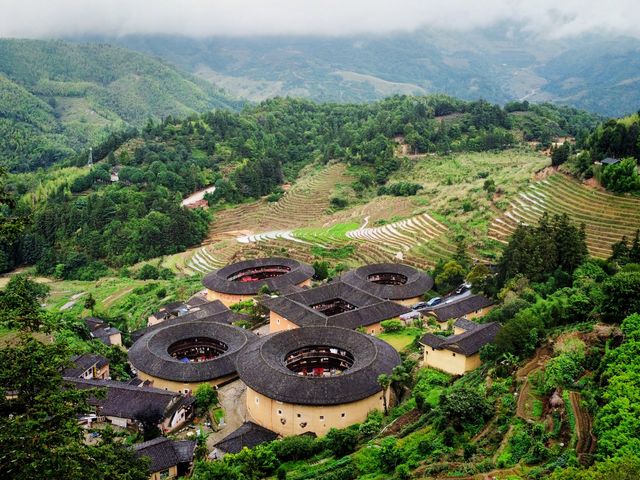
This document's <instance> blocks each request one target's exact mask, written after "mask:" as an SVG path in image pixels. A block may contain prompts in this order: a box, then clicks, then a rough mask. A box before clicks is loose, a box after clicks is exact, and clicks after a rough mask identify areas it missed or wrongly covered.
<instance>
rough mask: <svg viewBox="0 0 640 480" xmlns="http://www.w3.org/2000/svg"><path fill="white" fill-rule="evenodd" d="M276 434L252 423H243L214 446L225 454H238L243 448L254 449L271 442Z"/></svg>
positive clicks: (276, 436)
mask: <svg viewBox="0 0 640 480" xmlns="http://www.w3.org/2000/svg"><path fill="white" fill-rule="evenodd" d="M276 438H278V434H277V433H275V432H272V431H271V430H268V429H266V428H264V427H261V426H260V425H256V424H255V423H253V422H245V423H243V424H242V425H241V426H240V428H238V429H237V430H235V431H233V432H231V433H230V434H229V435H227V436H226V437H224V438H223V439H222V440H220V441H219V442H218V443H216V444H215V445H214V447H216V448H217V449H218V450H221V451H223V452H225V453H238V452H239V451H240V450H242V449H243V448H244V447H247V448H254V447H257V446H258V445H260V444H261V443H265V442H271V441H273V440H275V439H276Z"/></svg>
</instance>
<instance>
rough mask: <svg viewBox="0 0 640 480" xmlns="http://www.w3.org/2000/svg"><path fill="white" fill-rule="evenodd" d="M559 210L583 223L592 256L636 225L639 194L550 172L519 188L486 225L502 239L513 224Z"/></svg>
mask: <svg viewBox="0 0 640 480" xmlns="http://www.w3.org/2000/svg"><path fill="white" fill-rule="evenodd" d="M544 212H548V213H549V214H563V213H566V214H567V215H568V216H569V218H571V219H572V220H573V221H574V222H576V223H578V224H584V225H585V231H586V234H587V247H588V248H589V253H590V254H591V255H593V256H596V257H600V258H606V257H608V256H610V255H611V245H612V244H613V243H615V242H618V241H620V239H621V238H622V237H623V236H625V235H626V236H627V238H630V237H632V236H633V235H634V234H635V231H636V230H637V229H638V228H640V198H637V197H636V198H634V197H627V196H620V195H613V194H610V193H606V192H602V191H598V190H592V189H590V188H587V187H585V186H583V185H581V184H580V183H578V182H577V181H575V180H572V179H570V178H569V177H567V176H565V175H562V174H554V175H552V176H550V177H548V178H546V179H544V180H541V181H540V182H537V183H535V184H533V185H531V186H530V187H529V188H527V189H526V190H524V191H522V192H520V193H519V194H518V195H517V196H516V197H515V199H514V200H513V201H512V203H511V205H510V207H509V209H508V210H507V212H506V213H504V214H503V215H501V216H499V217H497V218H495V219H494V220H493V222H492V224H491V227H490V229H489V235H490V237H491V238H493V239H495V240H498V241H500V242H503V243H504V242H506V241H507V239H508V237H509V235H511V234H512V233H513V231H514V230H515V229H516V227H517V225H518V224H520V223H524V224H536V223H537V222H538V220H539V219H540V217H541V216H542V214H543V213H544Z"/></svg>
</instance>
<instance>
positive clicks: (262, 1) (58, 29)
mask: <svg viewBox="0 0 640 480" xmlns="http://www.w3.org/2000/svg"><path fill="white" fill-rule="evenodd" d="M3 3H4V5H2V15H0V36H3V37H57V36H69V35H87V34H97V35H127V34H158V33H160V34H172V35H176V34H177V35H187V36H198V37H202V36H214V35H231V36H250V35H328V36H344V35H358V34H376V33H379V34H385V33H391V32H401V31H411V30H415V29H418V28H421V27H425V26H426V27H432V28H436V29H452V30H468V29H475V28H483V27H490V26H492V25H496V24H498V23H504V22H507V23H508V22H512V23H513V24H514V25H516V26H517V28H519V29H522V30H524V31H525V32H529V33H531V34H534V35H541V36H543V37H547V38H553V37H566V36H572V35H579V34H582V33H593V32H599V33H606V34H621V35H631V36H635V37H640V29H638V25H640V3H638V2H637V0H608V1H607V2H603V1H602V0H564V1H563V2H558V1H557V0H533V1H532V0H528V1H527V0H484V1H482V2H471V1H469V0H448V1H446V2H442V1H441V0H394V1H389V0H387V1H381V0H214V1H209V0H180V1H177V0H108V1H93V0H20V1H5V2H3Z"/></svg>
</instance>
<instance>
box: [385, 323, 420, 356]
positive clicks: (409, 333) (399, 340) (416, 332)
mask: <svg viewBox="0 0 640 480" xmlns="http://www.w3.org/2000/svg"><path fill="white" fill-rule="evenodd" d="M422 333H423V331H422V330H421V329H420V328H416V327H406V328H403V329H402V330H400V331H398V332H392V333H384V332H383V333H381V334H380V335H378V338H380V339H381V340H384V341H385V342H387V343H388V344H389V345H391V346H392V347H393V348H395V349H396V350H397V351H401V350H404V349H405V348H407V347H408V346H409V345H411V343H413V340H414V339H415V338H416V337H418V336H420V335H422Z"/></svg>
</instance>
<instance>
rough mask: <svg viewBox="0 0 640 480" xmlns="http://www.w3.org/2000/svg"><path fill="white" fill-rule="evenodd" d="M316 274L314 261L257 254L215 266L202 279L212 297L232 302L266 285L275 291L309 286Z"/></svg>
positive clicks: (227, 302) (245, 298)
mask: <svg viewBox="0 0 640 480" xmlns="http://www.w3.org/2000/svg"><path fill="white" fill-rule="evenodd" d="M313 274H314V270H313V267H312V266H311V265H308V264H306V263H302V262H299V261H297V260H293V259H291V258H280V257H270V258H256V259H253V260H245V261H242V262H237V263H233V264H231V265H227V266H226V267H223V268H221V269H219V270H215V271H213V272H211V273H209V274H207V275H206V276H205V277H204V279H203V280H202V283H203V284H204V286H205V287H206V288H207V299H208V300H209V301H213V300H220V301H221V302H222V303H224V304H225V305H227V306H229V305H233V304H234V303H238V302H241V301H243V300H248V299H251V298H253V297H255V296H256V295H257V294H258V293H259V291H260V289H261V288H262V287H263V286H264V285H266V286H267V287H268V288H269V290H271V291H281V290H282V289H284V288H287V287H291V286H299V287H303V286H309V285H311V277H313Z"/></svg>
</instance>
